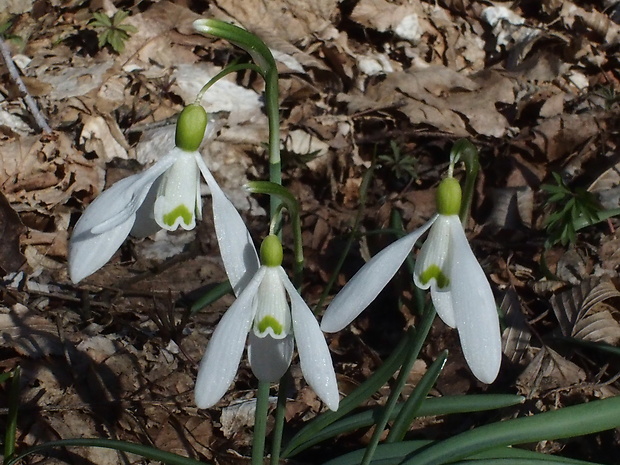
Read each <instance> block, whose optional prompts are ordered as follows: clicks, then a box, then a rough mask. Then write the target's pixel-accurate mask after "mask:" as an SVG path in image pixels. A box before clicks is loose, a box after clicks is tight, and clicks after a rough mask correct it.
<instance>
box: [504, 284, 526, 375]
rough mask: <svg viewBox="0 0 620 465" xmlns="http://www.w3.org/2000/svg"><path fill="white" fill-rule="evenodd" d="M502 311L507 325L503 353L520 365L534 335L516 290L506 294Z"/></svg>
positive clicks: (508, 291)
mask: <svg viewBox="0 0 620 465" xmlns="http://www.w3.org/2000/svg"><path fill="white" fill-rule="evenodd" d="M500 310H501V312H502V313H503V314H504V324H505V325H506V329H504V332H503V333H502V346H503V347H502V352H503V353H504V355H505V356H506V357H508V359H510V361H511V362H512V363H519V361H520V360H521V359H522V358H523V356H524V355H525V353H526V351H527V348H528V346H529V344H530V340H531V339H532V333H531V331H530V329H529V326H528V324H527V321H526V319H525V315H524V314H523V310H522V309H521V303H520V302H519V296H518V295H517V293H516V291H515V290H514V288H512V287H510V288H509V289H508V290H507V291H506V294H504V298H503V299H502V303H501V305H500Z"/></svg>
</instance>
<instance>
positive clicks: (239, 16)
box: [212, 0, 340, 46]
mask: <svg viewBox="0 0 620 465" xmlns="http://www.w3.org/2000/svg"><path fill="white" fill-rule="evenodd" d="M213 3H214V8H212V11H213V13H214V16H215V17H216V18H218V19H224V20H226V19H227V18H226V17H228V18H230V17H232V18H234V19H236V20H237V21H238V22H239V23H241V24H242V25H243V26H244V27H245V28H247V29H248V30H249V31H250V32H254V33H257V34H258V35H261V34H260V31H277V33H280V34H283V37H282V39H285V40H286V41H287V42H290V43H299V42H302V41H307V40H308V39H309V38H310V37H312V35H313V34H317V33H321V32H323V31H325V30H326V29H333V28H334V26H333V25H332V24H333V22H332V21H333V19H334V18H335V16H336V15H337V14H338V4H339V3H340V0H316V1H313V2H299V1H297V0H283V1H281V2H273V1H270V0H246V1H244V2H238V1H236V0H217V1H216V2H213ZM283 24H285V25H286V27H282V25H283ZM267 45H269V46H271V45H272V44H271V43H270V42H269V40H267Z"/></svg>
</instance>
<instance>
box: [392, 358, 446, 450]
mask: <svg viewBox="0 0 620 465" xmlns="http://www.w3.org/2000/svg"><path fill="white" fill-rule="evenodd" d="M447 359H448V351H447V350H444V351H443V352H442V353H441V354H439V356H438V357H437V360H435V361H434V362H433V363H432V364H431V366H430V367H429V369H428V370H427V372H426V373H424V376H423V377H422V379H421V380H420V382H419V383H418V385H417V386H416V387H415V389H414V390H413V392H412V393H411V395H410V396H409V398H408V399H407V401H406V402H405V404H404V405H403V408H402V409H401V410H400V412H399V414H398V415H397V416H396V420H395V421H394V424H393V425H392V427H391V428H390V434H389V435H388V437H387V439H386V442H397V441H402V440H403V438H404V437H405V434H406V433H407V431H408V430H409V428H410V427H411V423H413V420H415V419H416V418H417V414H418V412H419V410H420V407H421V406H422V402H423V401H424V398H425V397H426V396H427V395H428V392H429V391H430V390H431V388H432V387H433V386H434V384H435V382H436V381H437V378H438V377H439V375H440V373H441V370H442V369H443V366H444V364H445V363H446V360H447Z"/></svg>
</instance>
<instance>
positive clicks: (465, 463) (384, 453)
mask: <svg viewBox="0 0 620 465" xmlns="http://www.w3.org/2000/svg"><path fill="white" fill-rule="evenodd" d="M438 442H439V441H438ZM438 442H435V443H432V442H431V441H421V440H418V441H405V442H397V443H393V444H382V445H380V446H379V447H378V448H377V452H376V454H375V459H374V460H373V461H372V462H371V463H372V465H398V464H401V463H402V462H403V460H405V459H406V458H407V457H408V456H411V455H415V454H416V452H417V451H421V450H422V449H423V448H424V447H428V446H430V445H431V444H437V443H438ZM362 454H363V450H357V451H354V452H350V453H348V454H345V455H342V456H340V457H337V458H335V459H332V460H329V461H328V462H325V463H324V464H323V465H358V464H359V462H360V460H361V457H362ZM457 464H459V465H495V464H497V465H550V464H554V465H557V464H563V465H600V464H597V463H593V462H586V461H583V460H575V459H569V458H565V457H559V456H555V455H548V454H542V453H540V452H534V451H529V450H523V449H517V448H512V447H498V448H493V449H490V450H488V451H485V452H481V453H479V454H474V455H471V456H469V457H467V458H466V459H464V460H462V461H457V462H451V465H457Z"/></svg>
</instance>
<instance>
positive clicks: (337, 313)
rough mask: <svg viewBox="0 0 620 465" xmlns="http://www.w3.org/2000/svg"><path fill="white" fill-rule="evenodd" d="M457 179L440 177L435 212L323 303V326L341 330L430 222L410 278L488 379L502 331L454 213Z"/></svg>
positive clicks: (497, 360)
mask: <svg viewBox="0 0 620 465" xmlns="http://www.w3.org/2000/svg"><path fill="white" fill-rule="evenodd" d="M460 204H461V191H460V185H459V184H458V182H457V181H456V180H455V179H454V178H446V179H444V180H443V181H442V182H441V184H440V186H439V189H438V192H437V209H438V212H439V214H438V215H435V216H434V217H433V218H431V220H430V221H428V222H427V223H426V224H424V225H423V226H422V227H421V228H419V229H417V230H416V231H413V232H412V233H410V234H408V235H407V236H405V237H403V238H401V239H399V240H398V241H396V242H394V243H393V244H391V245H389V246H388V247H386V248H385V249H383V250H382V251H381V252H379V253H378V254H377V255H375V256H374V257H373V258H372V259H371V260H370V261H369V262H368V263H367V264H366V265H364V266H363V267H362V268H361V269H360V270H359V271H358V272H357V274H356V275H355V276H354V277H353V278H352V279H351V280H350V281H349V282H348V283H347V285H346V286H345V287H344V288H343V289H342V290H341V291H340V292H339V293H338V295H336V297H335V298H334V300H333V301H332V302H331V304H330V305H329V307H328V308H327V310H326V312H325V315H324V316H323V320H322V321H321V329H322V330H323V331H325V332H330V333H331V332H336V331H340V330H341V329H342V328H344V327H345V326H346V325H348V324H349V323H350V322H351V321H353V319H354V318H355V317H357V316H358V315H359V314H360V313H361V312H362V311H363V310H364V309H365V308H366V307H367V306H368V305H369V304H370V303H371V302H372V301H373V300H374V299H375V297H376V296H377V295H378V294H379V292H381V290H382V289H383V288H384V287H385V285H386V284H387V283H388V282H389V281H390V280H391V279H392V277H393V276H394V274H396V272H397V271H398V269H399V268H400V266H401V265H402V263H403V262H404V261H405V259H406V258H407V256H408V255H409V253H410V252H411V250H412V249H413V247H414V245H415V243H416V241H417V240H418V239H419V238H420V237H421V236H422V234H424V233H425V232H426V231H427V230H428V229H429V228H430V232H429V235H428V238H427V239H426V242H425V243H424V245H423V247H422V249H421V251H420V253H419V254H418V259H417V261H416V266H415V271H414V282H415V284H416V285H417V286H418V287H420V288H422V289H428V288H429V287H430V289H431V298H432V300H433V304H434V306H435V308H436V310H437V314H438V315H439V317H440V318H441V319H442V320H443V321H444V322H445V323H446V324H447V325H448V326H450V327H452V328H456V329H457V330H458V333H459V338H460V341H461V347H462V348H463V354H464V355H465V360H466V361H467V364H468V365H469V367H470V369H471V370H472V373H473V374H474V375H475V376H476V378H478V379H479V380H480V381H482V382H484V383H492V382H493V381H494V380H495V378H496V377H497V374H498V372H499V368H500V364H501V335H500V330H499V319H498V315H497V308H496V305H495V300H494V298H493V292H492V290H491V286H490V285H489V282H488V280H487V278H486V276H485V274H484V271H483V270H482V268H481V267H480V264H479V263H478V261H477V260H476V257H475V256H474V254H473V252H472V250H471V247H470V246H469V242H468V241H467V237H466V236H465V232H464V231H463V226H462V224H461V221H460V219H459V216H458V211H459V208H460Z"/></svg>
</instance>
